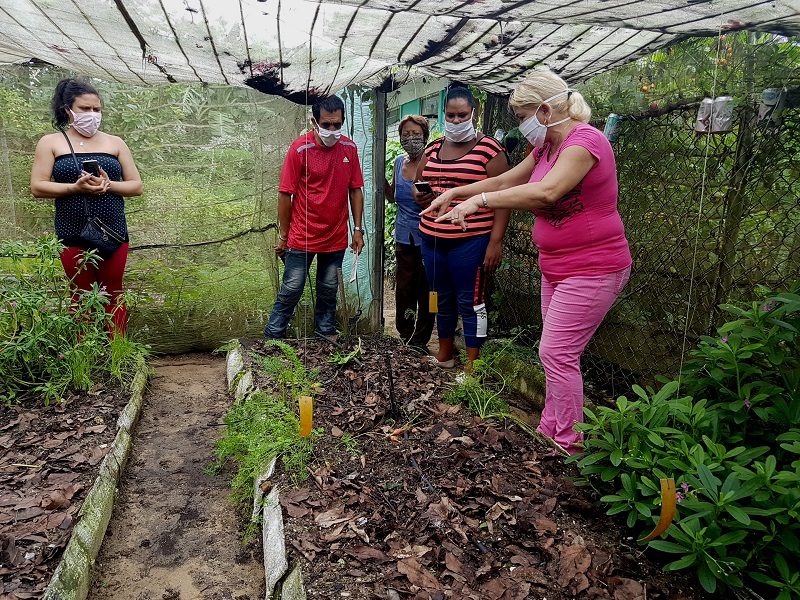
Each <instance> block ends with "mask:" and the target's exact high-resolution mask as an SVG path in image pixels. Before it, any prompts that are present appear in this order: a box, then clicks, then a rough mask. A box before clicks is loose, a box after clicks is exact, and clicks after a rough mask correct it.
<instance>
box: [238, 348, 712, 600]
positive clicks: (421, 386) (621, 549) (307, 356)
mask: <svg viewBox="0 0 800 600" xmlns="http://www.w3.org/2000/svg"><path fill="white" fill-rule="evenodd" d="M361 343H362V348H363V352H362V358H361V364H355V363H352V362H351V363H349V364H347V365H345V366H341V365H334V364H331V363H329V362H326V361H327V359H328V357H329V356H330V355H331V354H332V353H333V352H334V351H335V348H334V347H333V346H331V345H330V344H328V343H327V342H325V341H322V340H313V341H312V340H309V341H300V342H294V343H292V345H293V346H294V347H295V349H296V350H297V352H298V355H299V357H300V359H301V360H302V361H303V363H304V365H305V367H306V370H307V371H310V370H311V369H312V368H314V367H320V368H321V382H322V389H321V390H320V391H319V394H318V395H317V397H316V398H315V404H314V427H315V428H318V427H321V428H323V429H324V434H323V435H321V436H320V437H319V439H318V440H317V441H316V442H315V446H314V452H315V457H314V462H313V464H312V465H311V467H310V468H309V472H310V476H309V478H308V479H307V480H306V482H304V483H302V484H300V486H299V487H297V486H296V485H294V484H293V483H292V480H291V479H290V477H289V476H288V475H287V474H283V475H281V477H282V478H283V480H282V481H280V482H279V485H282V486H285V492H284V493H283V494H282V499H281V504H282V505H283V507H284V513H285V517H286V542H287V547H288V548H289V549H290V552H291V559H292V560H293V561H296V562H299V563H300V564H301V566H302V569H303V575H304V579H305V584H306V591H307V594H308V597H309V598H326V599H327V598H341V597H346V598H353V599H365V600H366V599H385V600H386V599H388V600H397V599H403V600H406V599H409V598H413V599H415V600H423V599H427V600H430V599H443V598H454V599H480V600H512V599H513V600H524V599H534V598H535V599H543V598H546V599H547V600H561V599H567V598H586V599H592V600H594V599H605V598H614V599H615V600H632V599H635V598H642V599H663V600H667V599H669V600H679V599H681V600H690V599H692V600H693V599H697V598H700V597H701V596H700V594H699V593H698V592H697V591H696V589H695V585H694V583H693V582H692V581H691V580H690V579H689V578H688V577H687V576H686V575H685V574H684V573H678V574H676V575H669V574H665V573H663V572H662V571H661V568H660V566H659V565H658V564H655V563H654V562H652V561H653V559H654V557H652V556H651V553H652V551H646V550H645V548H644V547H643V546H640V545H638V544H637V543H636V542H635V540H634V538H633V535H634V532H632V531H630V530H628V529H627V528H625V527H624V525H621V524H620V523H619V522H618V521H615V520H613V519H611V518H609V517H608V516H606V515H605V514H604V513H603V511H602V510H601V509H599V508H598V507H597V505H596V496H595V495H594V494H593V492H592V491H591V488H587V487H576V485H575V484H574V483H573V481H575V480H576V479H577V478H578V472H577V471H576V470H575V468H574V467H573V466H571V465H565V464H564V460H563V458H561V457H558V456H554V455H553V451H552V449H551V448H550V447H548V446H546V445H543V444H542V443H540V442H539V441H538V440H537V439H534V438H533V437H531V436H530V435H529V434H527V433H525V432H524V431H523V430H522V429H520V428H519V427H518V426H517V425H515V424H513V423H512V422H511V421H510V420H508V421H506V422H501V421H497V420H486V421H482V420H480V419H479V418H477V417H474V416H472V415H470V414H468V413H467V410H466V409H465V408H464V407H462V406H460V405H457V406H452V405H448V404H445V403H443V401H442V394H443V393H444V392H445V391H446V389H447V387H448V386H449V385H452V381H453V379H454V377H455V373H454V372H453V371H445V370H442V369H439V368H438V367H435V366H432V365H430V364H429V363H427V362H426V361H425V360H424V358H423V357H420V356H418V355H416V354H414V353H412V352H411V351H409V350H408V349H407V348H405V347H403V346H401V345H399V343H398V342H397V341H396V340H393V339H387V338H379V337H362V338H361ZM246 346H247V347H246V349H245V352H244V354H245V359H246V361H249V363H250V364H249V366H251V367H253V368H257V367H255V365H254V362H255V361H253V360H252V357H251V356H250V353H251V352H252V353H256V354H266V355H270V356H279V355H280V354H281V351H280V350H279V349H278V348H276V347H274V346H265V344H264V343H263V342H261V341H257V342H254V343H250V344H246ZM387 356H388V357H390V361H391V369H392V373H393V384H394V391H395V394H396V403H397V406H398V407H399V409H398V410H399V412H398V413H397V414H395V415H392V414H391V393H390V382H389V377H388V375H387V367H386V362H385V359H386V357H387ZM256 381H257V384H258V385H259V386H260V387H263V388H269V387H270V386H271V385H272V383H271V382H270V381H269V380H268V379H266V378H264V377H256ZM504 399H505V400H506V401H507V402H509V404H510V405H511V408H512V410H513V411H514V412H515V413H516V414H519V415H528V416H529V418H530V422H531V423H533V424H535V422H536V419H537V418H538V415H535V414H533V411H532V409H531V408H530V405H529V402H528V400H527V399H525V398H524V397H522V396H519V395H517V394H515V393H512V392H506V393H504ZM636 533H637V534H638V533H639V532H636ZM656 560H657V559H656Z"/></svg>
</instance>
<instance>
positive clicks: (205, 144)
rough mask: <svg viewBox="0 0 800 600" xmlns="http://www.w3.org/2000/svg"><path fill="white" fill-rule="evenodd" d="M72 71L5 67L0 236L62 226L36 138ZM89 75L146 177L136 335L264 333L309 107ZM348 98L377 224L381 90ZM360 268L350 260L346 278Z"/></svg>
mask: <svg viewBox="0 0 800 600" xmlns="http://www.w3.org/2000/svg"><path fill="white" fill-rule="evenodd" d="M64 76H71V74H69V73H67V72H65V71H63V70H58V69H54V68H48V67H36V66H28V67H18V68H5V69H3V70H0V181H2V184H1V185H0V239H23V240H24V239H31V238H32V237H35V236H38V235H40V234H41V233H42V232H44V231H52V229H53V225H52V223H53V202H52V201H51V200H37V199H33V198H32V197H31V196H30V168H31V165H32V161H33V150H34V147H35V145H36V142H37V141H38V139H39V137H40V136H41V135H42V134H45V133H50V132H52V131H53V128H52V126H51V124H50V116H49V108H48V107H49V102H50V98H51V96H52V91H53V89H54V87H55V84H56V82H57V81H58V80H59V79H61V78H62V77H64ZM92 83H93V85H95V87H97V88H98V90H99V92H100V94H101V96H102V99H103V103H104V114H103V130H104V131H106V132H108V133H112V134H115V135H120V136H121V137H122V138H123V139H124V140H125V141H126V143H127V144H128V146H129V147H130V149H131V151H132V153H133V156H134V159H135V161H136V164H137V167H138V168H139V170H140V172H141V175H142V179H143V181H144V189H145V193H144V195H143V196H141V197H138V198H129V199H127V200H126V215H127V218H128V225H129V232H130V239H131V252H130V257H129V262H128V268H127V271H126V278H125V282H126V288H127V289H129V290H130V291H132V292H133V293H134V297H135V302H134V303H133V305H132V306H131V310H130V324H129V333H130V334H131V335H132V336H135V337H136V338H137V339H139V340H142V341H144V342H147V343H149V344H151V345H152V346H153V348H154V350H156V351H159V352H180V351H186V350H189V349H208V348H214V347H217V346H218V345H219V344H220V343H221V342H224V341H225V340H227V339H230V338H231V337H235V336H250V337H252V336H258V335H260V333H261V331H262V329H263V327H264V323H265V320H266V319H267V318H268V316H269V311H270V309H271V307H272V304H273V302H274V299H275V295H276V289H277V286H278V285H279V282H280V274H281V270H280V266H279V262H278V261H277V260H276V257H275V254H274V252H273V247H274V245H275V242H276V240H277V237H276V235H277V234H276V229H275V224H276V222H277V211H276V205H277V187H278V181H279V176H280V170H281V167H282V164H283V159H284V156H285V153H286V151H287V149H288V147H289V145H290V144H291V142H292V141H293V140H294V139H295V138H296V137H297V136H298V135H300V134H301V133H302V132H303V131H304V128H305V127H306V124H307V114H310V108H308V109H307V108H306V107H304V106H300V105H298V104H294V103H292V102H289V101H288V100H284V99H281V98H277V97H274V96H268V95H265V94H261V93H259V92H256V91H253V90H247V89H242V88H234V87H229V86H201V85H195V84H175V85H167V86H134V85H126V84H111V83H106V82H103V81H92ZM343 95H344V96H345V99H346V103H347V111H348V115H347V122H346V125H347V127H348V134H351V135H352V136H353V137H354V139H355V141H356V143H357V144H358V145H359V154H360V155H361V157H362V161H363V162H364V163H365V165H364V166H365V167H367V168H365V174H364V175H365V180H366V181H367V182H368V186H369V188H368V189H367V190H365V204H367V206H366V208H365V212H366V213H367V216H366V217H365V220H364V222H365V224H369V223H370V222H371V221H370V218H371V217H370V215H371V211H372V208H371V202H370V199H371V197H372V196H371V191H370V190H371V184H372V182H371V171H370V169H369V164H370V162H371V151H372V146H371V143H372V142H371V140H372V136H371V129H372V112H371V109H370V105H369V103H370V97H369V95H366V96H365V95H364V91H363V90H350V91H345V92H344V93H343ZM370 239H371V238H370V237H369V236H368V240H367V241H368V243H369V240H370ZM369 254H370V253H369V248H367V250H366V251H365V253H364V254H363V255H362V257H361V260H360V262H359V277H358V279H357V281H356V282H354V283H353V284H349V285H348V289H347V295H348V299H349V302H348V304H349V305H350V306H352V307H353V310H355V308H356V307H357V306H359V305H360V306H361V307H362V309H363V311H364V314H366V312H367V309H368V308H369V306H370V302H371V297H370V285H369V269H370V266H371V260H370V258H369ZM0 260H2V259H0ZM1 265H2V263H1V262H0V266H1ZM350 265H351V263H350V260H349V257H348V258H347V259H346V260H345V265H344V271H345V279H346V280H349V279H350V277H349V275H350ZM359 295H360V301H359ZM312 302H313V298H312V296H311V293H310V291H308V290H307V294H306V297H305V298H304V299H303V301H302V302H301V306H299V307H298V311H297V315H296V319H295V323H294V324H293V327H292V331H291V332H290V333H292V334H299V335H308V334H309V331H313V330H311V329H310V325H309V323H310V322H311V321H313V307H312ZM342 317H343V318H346V317H345V315H342Z"/></svg>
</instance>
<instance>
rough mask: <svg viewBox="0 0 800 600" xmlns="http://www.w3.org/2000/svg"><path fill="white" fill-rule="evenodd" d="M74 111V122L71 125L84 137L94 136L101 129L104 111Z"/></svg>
mask: <svg viewBox="0 0 800 600" xmlns="http://www.w3.org/2000/svg"><path fill="white" fill-rule="evenodd" d="M69 112H70V113H72V119H73V121H72V123H70V126H71V127H73V128H74V129H75V131H77V132H78V133H80V134H81V135H82V136H84V137H92V136H93V135H94V134H95V133H97V131H98V130H99V129H100V121H102V120H103V113H100V112H94V111H92V112H80V113H74V112H72V111H71V110H70V111H69Z"/></svg>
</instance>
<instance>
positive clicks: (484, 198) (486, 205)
mask: <svg viewBox="0 0 800 600" xmlns="http://www.w3.org/2000/svg"><path fill="white" fill-rule="evenodd" d="M481 199H482V200H483V208H489V202H488V201H487V200H486V192H481Z"/></svg>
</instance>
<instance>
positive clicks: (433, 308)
mask: <svg viewBox="0 0 800 600" xmlns="http://www.w3.org/2000/svg"><path fill="white" fill-rule="evenodd" d="M428 312H432V313H438V312H439V292H428Z"/></svg>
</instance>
